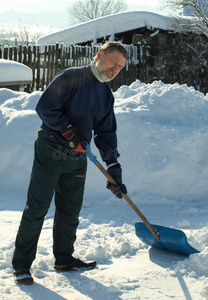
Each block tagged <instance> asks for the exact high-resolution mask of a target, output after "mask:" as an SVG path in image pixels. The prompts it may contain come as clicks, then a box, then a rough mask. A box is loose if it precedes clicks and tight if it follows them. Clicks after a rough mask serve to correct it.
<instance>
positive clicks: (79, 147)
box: [61, 126, 87, 152]
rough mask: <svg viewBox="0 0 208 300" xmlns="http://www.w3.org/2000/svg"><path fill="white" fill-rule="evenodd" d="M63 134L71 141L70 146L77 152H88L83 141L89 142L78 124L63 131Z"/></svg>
mask: <svg viewBox="0 0 208 300" xmlns="http://www.w3.org/2000/svg"><path fill="white" fill-rule="evenodd" d="M61 134H62V135H63V136H64V137H65V139H66V140H67V141H68V142H69V147H70V148H72V149H73V150H74V151H77V152H87V150H86V148H85V147H84V146H83V142H87V139H86V137H85V136H84V135H82V134H81V132H79V129H78V128H77V127H76V126H70V127H67V128H66V129H64V130H62V131H61Z"/></svg>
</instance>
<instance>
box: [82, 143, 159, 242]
mask: <svg viewBox="0 0 208 300" xmlns="http://www.w3.org/2000/svg"><path fill="white" fill-rule="evenodd" d="M83 145H84V146H85V148H86V149H87V156H88V157H89V159H90V160H91V161H92V162H93V163H94V164H95V165H96V167H97V168H98V169H99V170H100V171H101V172H102V173H103V175H104V176H105V177H106V178H107V180H108V181H109V182H110V183H112V184H117V183H116V181H115V180H114V179H113V178H112V176H111V175H110V174H109V173H108V172H107V171H106V169H105V168H104V167H103V166H102V165H101V164H100V163H99V161H98V160H97V158H96V156H94V155H93V153H92V152H91V149H90V146H89V144H88V143H87V142H84V143H83ZM121 194H122V196H123V198H124V199H125V200H126V201H127V202H128V204H129V205H130V206H131V207H132V208H133V210H134V211H135V213H136V214H137V215H138V216H139V217H140V218H141V220H142V221H143V222H144V224H145V225H146V226H147V228H148V229H149V230H150V231H151V233H152V234H153V236H154V237H155V238H156V240H157V241H158V242H159V241H160V235H159V233H158V232H157V231H156V230H155V229H154V227H153V226H152V225H151V224H150V223H149V221H147V219H146V218H145V216H144V215H143V213H142V212H141V211H140V210H139V209H138V207H136V205H135V204H134V202H133V201H132V200H131V199H130V198H129V197H128V196H127V195H126V194H123V193H121Z"/></svg>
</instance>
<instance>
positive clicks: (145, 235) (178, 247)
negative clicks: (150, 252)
mask: <svg viewBox="0 0 208 300" xmlns="http://www.w3.org/2000/svg"><path fill="white" fill-rule="evenodd" d="M152 226H153V227H154V229H155V230H156V231H157V232H158V233H159V235H160V241H159V242H158V241H157V240H156V238H155V237H154V235H153V234H152V233H151V232H150V231H149V229H148V228H147V226H146V225H145V224H144V223H142V222H136V224H135V228H136V235H137V236H138V238H140V240H142V242H144V243H145V244H148V245H150V246H152V247H156V248H159V249H165V250H168V251H171V252H174V253H180V254H183V255H190V254H194V253H199V251H198V250H196V249H194V248H193V247H192V246H190V245H189V244H188V241H187V237H186V235H185V233H184V232H183V231H181V230H178V229H173V228H168V227H164V226H159V225H152Z"/></svg>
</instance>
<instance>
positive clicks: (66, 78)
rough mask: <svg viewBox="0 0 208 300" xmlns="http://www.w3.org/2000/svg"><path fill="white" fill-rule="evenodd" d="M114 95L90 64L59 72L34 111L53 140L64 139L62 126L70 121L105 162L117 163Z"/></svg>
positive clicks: (62, 141) (62, 140)
mask: <svg viewBox="0 0 208 300" xmlns="http://www.w3.org/2000/svg"><path fill="white" fill-rule="evenodd" d="M113 104H114V97H113V94H112V92H111V89H110V88H109V86H108V85H107V84H106V83H101V82H99V81H98V80H97V78H96V77H95V76H94V75H93V73H92V71H91V68H90V66H87V67H77V68H70V69H67V70H65V71H62V72H61V73H59V74H58V75H57V76H56V77H55V79H54V80H53V81H52V82H51V84H50V85H49V86H48V87H47V89H46V90H45V91H44V92H43V94H42V96H41V97H40V99H39V101H38V103H37V106H36V111H37V113H38V115H39V117H40V118H41V120H42V125H41V128H42V129H43V131H44V133H45V135H46V136H48V137H49V138H51V139H52V140H54V141H60V142H61V143H67V141H66V140H65V139H64V137H63V136H62V134H61V132H60V131H61V130H63V129H64V128H66V127H67V126H68V125H69V124H71V125H73V126H77V127H78V128H79V130H80V132H81V133H82V134H83V135H84V136H85V137H86V138H87V140H88V142H90V141H91V139H92V131H94V142H95V145H96V146H97V148H98V149H99V151H100V154H101V157H102V159H103V161H104V162H106V164H107V165H108V164H111V163H116V162H117V158H118V157H119V154H118V151H117V137H116V120H115V115H114V111H113Z"/></svg>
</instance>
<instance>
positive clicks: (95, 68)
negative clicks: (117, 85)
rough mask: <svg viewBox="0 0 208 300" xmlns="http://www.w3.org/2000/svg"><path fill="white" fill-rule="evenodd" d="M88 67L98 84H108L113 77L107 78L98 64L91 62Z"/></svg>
mask: <svg viewBox="0 0 208 300" xmlns="http://www.w3.org/2000/svg"><path fill="white" fill-rule="evenodd" d="M90 67H91V70H92V73H93V74H94V76H95V77H96V78H97V79H98V80H99V81H100V82H109V81H111V80H112V79H113V78H114V77H115V76H113V77H108V76H107V75H106V73H105V72H104V71H103V70H102V69H101V68H100V67H99V65H98V63H94V62H91V64H90Z"/></svg>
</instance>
